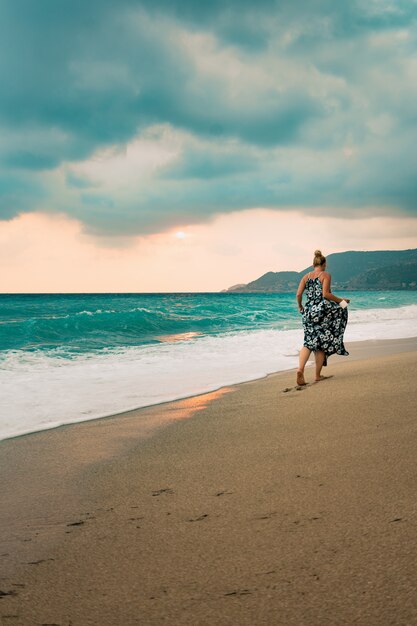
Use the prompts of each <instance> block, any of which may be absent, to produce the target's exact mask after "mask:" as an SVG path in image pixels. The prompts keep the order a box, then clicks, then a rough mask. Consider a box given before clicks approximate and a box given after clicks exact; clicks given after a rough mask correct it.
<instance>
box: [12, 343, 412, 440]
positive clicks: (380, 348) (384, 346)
mask: <svg viewBox="0 0 417 626" xmlns="http://www.w3.org/2000/svg"><path fill="white" fill-rule="evenodd" d="M413 346H415V347H416V348H417V336H416V337H411V338H409V337H404V338H396V339H383V340H381V339H367V340H363V341H351V342H349V343H348V344H346V347H347V349H348V351H349V352H350V354H349V356H348V357H345V356H339V355H332V356H331V361H330V366H332V365H336V364H337V363H339V362H343V361H344V360H345V359H346V358H348V359H349V360H350V361H356V360H361V359H365V358H370V357H372V356H376V355H389V354H395V353H398V352H404V351H405V352H408V351H410V350H413V349H414V348H413ZM351 350H353V354H352V352H351ZM312 358H313V357H311V358H310V361H309V364H307V368H309V367H310V362H311V361H312ZM291 371H295V369H294V368H288V369H285V370H277V371H274V372H270V373H268V374H265V375H263V376H259V377H256V378H249V379H247V380H242V381H239V382H236V383H231V384H224V385H220V386H218V387H215V388H213V389H211V390H208V391H204V392H197V393H195V394H189V395H185V396H180V397H178V398H174V399H171V400H163V401H162V402H156V403H155V404H148V405H144V406H139V407H135V408H132V409H128V410H121V411H117V412H116V413H109V414H105V415H100V416H97V417H92V418H86V419H83V420H78V421H74V422H65V423H63V424H57V425H53V426H46V427H45V428H43V429H40V430H28V431H25V432H23V433H18V434H16V435H11V436H8V437H6V438H4V439H2V438H0V446H1V445H2V443H3V442H6V441H13V440H15V439H19V438H21V437H27V436H31V435H36V434H38V433H43V432H48V431H50V430H56V429H60V428H66V427H68V426H76V425H77V424H84V423H90V422H95V421H97V420H105V419H113V418H117V417H122V416H124V415H130V414H132V413H136V412H138V411H147V410H149V409H151V408H152V407H164V406H165V405H169V404H171V403H175V402H181V401H184V400H188V399H192V398H199V397H201V396H206V395H208V394H213V393H216V392H219V391H221V390H222V389H228V388H230V387H232V388H234V387H235V386H238V385H244V384H246V383H251V382H255V381H257V380H263V379H266V378H268V377H270V376H277V375H280V374H285V373H288V372H291ZM307 371H308V370H307ZM324 373H325V370H324ZM146 436H147V434H146Z"/></svg>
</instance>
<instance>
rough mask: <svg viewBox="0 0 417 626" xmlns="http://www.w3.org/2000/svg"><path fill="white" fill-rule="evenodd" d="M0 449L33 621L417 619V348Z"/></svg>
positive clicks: (11, 552) (7, 586)
mask: <svg viewBox="0 0 417 626" xmlns="http://www.w3.org/2000/svg"><path fill="white" fill-rule="evenodd" d="M347 347H348V349H349V351H350V352H351V357H348V358H340V359H333V357H332V358H331V359H330V362H329V366H328V368H327V371H326V370H325V371H324V373H325V374H326V375H329V376H331V378H328V379H327V380H324V381H322V382H320V383H318V384H311V381H312V380H313V371H312V369H308V370H307V371H306V379H307V381H309V382H310V384H308V385H307V386H306V387H301V388H297V387H296V386H294V372H293V371H287V372H279V373H276V374H271V375H269V376H267V377H265V378H261V379H258V380H254V381H250V382H246V383H241V384H237V385H231V386H226V387H223V388H221V389H219V390H217V391H213V392H210V393H207V394H204V395H200V396H194V397H191V398H188V399H184V400H178V401H176V402H169V403H164V404H160V405H155V406H152V407H149V408H143V409H140V410H138V411H131V412H129V413H125V414H121V415H117V416H114V417H111V418H104V419H98V420H92V421H88V422H83V423H78V424H73V425H65V426H62V427H60V428H56V429H51V430H45V431H43V432H39V433H34V434H31V435H25V436H22V437H17V438H14V439H9V440H6V441H2V442H0V469H1V475H2V479H3V480H2V511H1V519H0V536H1V539H0V544H1V545H0V555H1V556H0V559H1V561H0V563H1V571H0V577H1V578H0V616H1V620H2V621H1V623H2V624H7V625H8V624H17V625H22V626H31V625H32V624H33V625H41V624H43V625H46V624H48V625H51V624H57V625H59V626H69V625H71V626H89V625H97V626H107V625H114V626H118V625H123V626H129V625H143V626H152V625H159V624H169V625H181V626H183V625H196V624H198V625H213V626H214V625H219V624H220V625H222V626H223V625H236V626H237V625H239V626H240V625H246V624H247V625H258V624H260V625H261V624H268V625H269V624H271V625H281V624H282V625H286V626H290V625H294V626H295V625H300V624H305V625H325V624H329V625H334V624H338V625H343V624H346V625H348V624H349V625H350V624H359V625H363V626H370V625H372V626H377V625H380V624H381V625H386V624H392V625H406V624H415V623H417V599H416V594H415V588H416V585H417V573H416V567H415V563H416V560H417V554H416V552H417V550H416V546H417V541H416V519H417V518H416V504H415V494H416V489H417V471H416V470H417V462H416V455H415V449H416V441H417V420H416V415H417V394H416V391H417V384H416V378H415V366H416V360H417V339H416V338H414V339H406V340H392V341H387V342H383V341H380V342H377V341H376V342H359V343H357V344H355V345H353V346H351V345H348V346H347Z"/></svg>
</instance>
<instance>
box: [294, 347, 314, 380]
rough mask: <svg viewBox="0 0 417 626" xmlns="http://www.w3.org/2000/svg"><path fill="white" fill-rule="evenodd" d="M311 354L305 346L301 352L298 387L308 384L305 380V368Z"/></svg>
mask: <svg viewBox="0 0 417 626" xmlns="http://www.w3.org/2000/svg"><path fill="white" fill-rule="evenodd" d="M310 354H311V350H310V349H309V348H306V347H305V346H303V347H302V348H301V350H300V356H299V364H298V370H297V385H305V384H306V382H305V380H304V368H305V366H306V363H307V361H308V359H309V357H310Z"/></svg>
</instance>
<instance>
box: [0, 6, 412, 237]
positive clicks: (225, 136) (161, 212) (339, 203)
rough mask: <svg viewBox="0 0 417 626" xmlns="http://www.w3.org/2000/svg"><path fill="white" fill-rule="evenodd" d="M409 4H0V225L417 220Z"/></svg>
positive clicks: (139, 226)
mask: <svg viewBox="0 0 417 626" xmlns="http://www.w3.org/2000/svg"><path fill="white" fill-rule="evenodd" d="M413 7H414V2H412V1H407V0H398V1H396V2H394V1H393V0H392V1H391V0H370V1H369V2H367V3H363V2H349V3H344V2H337V3H336V2H334V1H330V0H308V1H307V0H300V1H299V2H297V3H294V2H293V1H290V0H281V1H280V2H277V1H274V0H261V1H260V2H258V3H257V4H256V8H255V7H254V5H253V3H252V2H249V1H248V0H227V1H226V2H225V1H221V2H220V0H213V2H207V3H201V2H196V1H192V0H152V1H151V0H120V1H119V2H118V3H113V2H110V0H90V1H89V2H83V1H81V0H73V1H72V2H61V3H57V2H55V1H54V0H43V2H42V3H33V2H32V1H30V0H21V1H20V2H19V3H16V2H14V1H13V0H4V2H2V3H1V5H0V36H1V38H2V46H3V50H4V53H3V54H2V56H1V58H0V80H1V84H2V98H1V100H0V166H1V179H0V191H2V198H1V201H0V219H1V218H3V219H9V218H10V217H12V216H13V215H16V214H17V213H21V212H24V211H33V210H36V209H37V208H42V209H45V210H48V211H50V212H52V211H57V212H62V211H64V212H66V213H67V214H69V215H72V216H74V217H76V218H77V219H79V220H81V221H82V222H83V223H84V224H85V225H86V228H87V229H88V230H89V231H91V232H94V233H96V234H100V233H103V234H105V235H106V236H108V235H110V234H112V233H114V235H115V236H116V235H117V236H118V235H125V234H128V233H132V234H134V233H136V234H146V233H152V232H158V231H160V230H164V229H167V228H169V227H171V226H174V225H180V224H185V223H201V222H204V221H206V220H210V219H212V217H213V215H216V214H218V213H227V212H231V211H236V210H241V209H245V208H252V207H270V208H276V209H282V208H288V207H300V206H303V207H305V208H304V210H305V211H310V212H311V213H312V214H317V213H319V214H322V215H325V214H329V215H333V214H334V215H337V214H341V213H345V212H346V213H347V214H348V215H357V214H358V212H360V211H364V212H366V213H367V214H369V213H374V214H390V213H391V214H396V213H409V214H415V212H416V205H417V202H416V198H417V194H416V191H417V190H416V183H415V181H416V180H417V178H416V167H415V164H414V163H415V159H414V158H413V155H414V146H415V143H416V140H417V131H416V119H415V111H414V108H415V105H414V103H415V101H416V98H417V86H416V82H415V80H414V78H413V77H414V76H415V72H416V70H417V62H416V28H415V26H416V22H415V16H414V14H413Z"/></svg>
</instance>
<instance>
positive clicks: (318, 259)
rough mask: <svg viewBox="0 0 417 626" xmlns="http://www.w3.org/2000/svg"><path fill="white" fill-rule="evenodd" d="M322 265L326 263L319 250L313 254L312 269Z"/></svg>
mask: <svg viewBox="0 0 417 626" xmlns="http://www.w3.org/2000/svg"><path fill="white" fill-rule="evenodd" d="M323 263H326V257H325V256H323V255H322V253H321V250H316V251H315V253H314V259H313V267H317V266H318V265H323Z"/></svg>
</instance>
